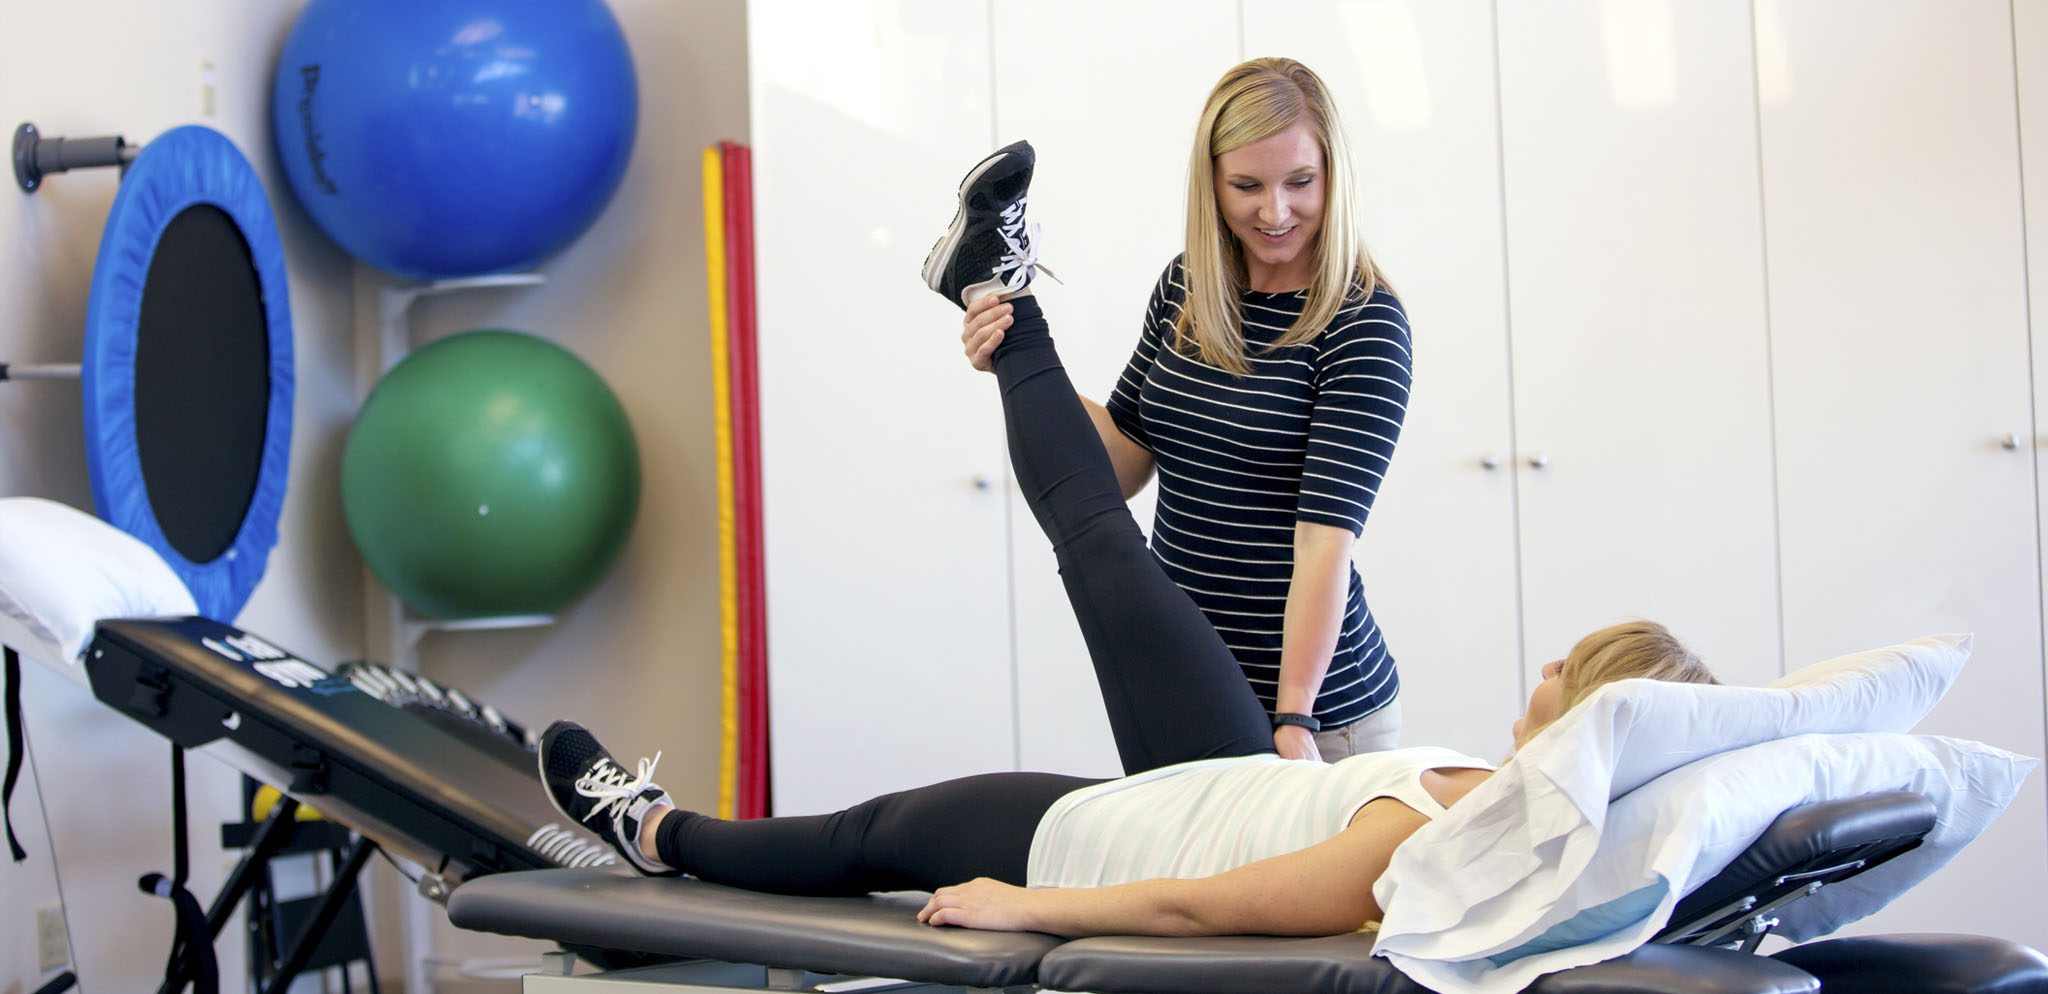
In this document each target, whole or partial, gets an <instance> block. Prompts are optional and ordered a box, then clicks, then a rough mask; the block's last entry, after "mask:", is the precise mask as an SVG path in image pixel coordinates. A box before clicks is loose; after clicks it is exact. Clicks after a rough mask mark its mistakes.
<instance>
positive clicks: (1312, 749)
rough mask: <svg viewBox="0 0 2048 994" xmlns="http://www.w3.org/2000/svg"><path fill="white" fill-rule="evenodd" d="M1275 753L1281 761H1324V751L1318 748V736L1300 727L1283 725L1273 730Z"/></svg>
mask: <svg viewBox="0 0 2048 994" xmlns="http://www.w3.org/2000/svg"><path fill="white" fill-rule="evenodd" d="M1273 751H1274V752H1277V753H1279V754H1280V758H1281V759H1313V760H1315V761H1316V762H1318V763H1320V762H1322V761H1323V751H1322V750H1321V749H1318V748H1316V735H1315V733H1314V732H1311V731H1309V730H1308V729H1306V728H1303V727H1301V726H1300V725H1281V726H1280V727H1279V728H1275V729H1273Z"/></svg>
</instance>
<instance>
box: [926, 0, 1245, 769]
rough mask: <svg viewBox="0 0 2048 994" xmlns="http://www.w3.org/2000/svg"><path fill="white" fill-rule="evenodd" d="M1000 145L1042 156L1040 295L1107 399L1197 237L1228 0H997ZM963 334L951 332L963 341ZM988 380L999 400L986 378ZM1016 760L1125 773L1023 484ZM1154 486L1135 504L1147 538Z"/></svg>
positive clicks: (1013, 505)
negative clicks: (1190, 235)
mask: <svg viewBox="0 0 2048 994" xmlns="http://www.w3.org/2000/svg"><path fill="white" fill-rule="evenodd" d="M994 37H995V39H996V41H995V45H994V46H993V48H992V49H991V52H992V54H993V56H994V60H995V61H994V66H993V69H992V72H993V75H994V85H995V108H996V128H995V131H994V133H993V134H992V135H991V137H990V141H991V142H992V143H994V144H1002V143H1007V142H1011V141H1015V140H1016V139H1019V138H1025V139H1029V140H1030V141H1031V144H1032V146H1033V147H1034V148H1036V149H1037V150H1038V170H1037V172H1036V173H1035V174H1033V176H1032V181H1031V205H1030V213H1031V218H1032V220H1034V221H1036V222H1038V223H1039V224H1041V225H1043V234H1042V239H1041V246H1042V248H1041V251H1040V255H1039V258H1040V260H1041V261H1043V262H1045V263H1046V264H1048V265H1050V266H1051V267H1052V268H1053V270H1054V271H1055V272H1057V273H1059V275H1060V277H1061V278H1062V279H1064V280H1065V282H1064V283H1058V282H1055V281H1053V280H1050V279H1046V278H1043V277H1040V278H1039V279H1038V280H1037V281H1035V282H1034V283H1033V284H1032V286H1033V288H1034V290H1035V291H1036V293H1037V294H1038V297H1039V300H1040V302H1041V303H1042V304H1043V305H1044V307H1045V310H1046V316H1047V317H1048V318H1049V319H1050V321H1051V322H1052V329H1053V334H1054V335H1055V336H1056V337H1057V338H1058V340H1059V347H1060V356H1061V358H1062V359H1063V360H1064V361H1065V363H1066V366H1067V372H1068V374H1069V375H1070V376H1071V377H1072V378H1073V380H1074V386H1075V388H1076V389H1078V390H1079V391H1080V392H1081V393H1082V394H1083V395H1085V396H1088V397H1091V398H1093V399H1095V400H1096V401H1097V402H1101V401H1104V400H1106V399H1107V398H1108V396H1109V391H1110V388H1111V387H1112V386H1113V385H1114V384H1115V383H1116V379H1117V376H1118V375H1119V374H1120V373H1122V371H1123V367H1124V364H1125V363H1126V362H1127V361H1129V359H1130V357H1131V350H1132V349H1133V348H1135V347H1136V346H1137V344H1138V331H1139V327H1140V325H1141V323H1142V319H1143V317H1144V314H1145V304H1146V301H1147V299H1148V296H1149V295H1150V294H1151V292H1152V286H1153V284H1154V283H1156V282H1158V279H1159V274H1160V272H1161V271H1162V270H1163V269H1165V268H1166V264H1167V263H1168V262H1170V261H1171V260H1172V259H1173V257H1174V255H1175V254H1177V253H1178V252H1180V249H1181V245H1182V243H1183V240H1184V232H1185V231H1186V228H1187V220H1186V219H1187V214H1186V202H1187V201H1186V194H1187V169H1188V151H1189V149H1190V148H1191V147H1192V143H1193V140H1194V133H1195V123H1196V118H1197V117H1198V116H1200V114H1201V110H1202V100H1203V98H1204V97H1206V96H1207V95H1208V93H1209V88H1210V87H1211V86H1214V85H1215V83H1216V80H1217V79H1218V78H1219V77H1221V76H1222V75H1223V72H1224V70H1226V69H1229V68H1230V67H1231V66H1232V65H1234V64H1236V63H1237V62H1238V44H1237V5H1236V4H1235V3H1232V2H1229V0H1199V2H1183V0H1145V2H1134V3H1115V4H1103V3H1095V2H1091V0H1049V2H1040V3H1033V4H997V5H995V24H994ZM958 331H959V328H958V325H957V323H956V324H955V326H954V333H955V335H956V337H957V335H958ZM954 365H955V366H957V367H958V370H959V374H958V375H959V377H960V378H971V379H973V380H976V381H979V382H977V383H976V384H975V385H976V386H978V387H980V388H981V389H982V390H984V391H986V392H987V394H988V397H989V400H990V402H991V403H993V400H994V397H995V384H994V380H993V378H992V377H988V376H984V375H981V374H971V375H970V374H968V373H966V372H965V371H966V369H967V363H966V361H965V360H964V359H960V358H959V356H958V351H957V349H956V350H955V363H954ZM1009 493H1010V533H1011V539H1010V541H1011V546H1010V548H1011V555H1012V571H1013V576H1014V581H1013V583H1014V585H1013V588H1012V590H1013V596H1014V597H1015V598H1016V658H1017V689H1016V694H1017V714H1018V726H1017V728H1018V756H1019V761H1020V763H1021V766H1022V768H1024V769H1027V770H1046V771H1053V772H1061V773H1074V774H1080V775H1088V776H1116V775H1119V774H1120V773H1121V768H1120V767H1119V765H1118V763H1117V756H1116V744H1115V742H1114V740H1113V739H1112V738H1111V737H1110V733H1109V722H1108V719H1107V718H1106V717H1104V714H1103V710H1102V696H1101V692H1100V691H1098V690H1097V689H1096V685H1095V671H1094V669H1093V667H1092V666H1091V665H1090V664H1089V662H1088V649H1087V646H1085V645H1083V644H1082V641H1081V632H1080V628H1079V627H1078V626H1077V625H1076V624H1075V622H1074V615H1073V611H1072V609H1071V608H1070V607H1069V606H1068V603H1067V597H1066V593H1065V591H1064V590H1063V589H1062V587H1061V585H1060V578H1059V572H1058V568H1057V566H1056V565H1055V563H1054V561H1053V554H1052V547H1051V545H1050V544H1048V543H1047V541H1046V539H1045V536H1044V534H1043V533H1041V532H1040V531H1039V530H1038V525H1037V522H1036V521H1034V520H1033V518H1032V516H1031V512H1030V510H1029V509H1027V508H1026V507H1025V506H1024V499H1023V497H1022V495H1021V494H1018V493H1017V492H1016V491H1015V489H1014V487H1013V488H1011V489H1010V490H1009ZM1153 502H1154V497H1153V491H1152V489H1151V488H1147V489H1146V490H1145V492H1143V493H1141V494H1139V495H1138V497H1137V498H1136V499H1135V500H1133V501H1132V502H1131V503H1132V510H1133V512H1134V513H1136V514H1137V516H1138V519H1139V523H1140V524H1141V525H1143V526H1145V528H1146V531H1147V533H1148V534H1149V533H1150V530H1151V520H1152V506H1153Z"/></svg>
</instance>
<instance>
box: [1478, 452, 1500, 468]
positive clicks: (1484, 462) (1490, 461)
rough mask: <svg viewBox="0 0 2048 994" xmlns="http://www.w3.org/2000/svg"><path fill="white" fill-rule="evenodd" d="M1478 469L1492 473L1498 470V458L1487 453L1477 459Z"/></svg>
mask: <svg viewBox="0 0 2048 994" xmlns="http://www.w3.org/2000/svg"><path fill="white" fill-rule="evenodd" d="M1479 468H1480V469H1483V470H1486V471H1488V472H1492V471H1493V470H1496V469H1499V468H1500V457H1499V456H1497V455H1494V454H1493V453H1491V452H1489V453H1487V454H1485V455H1483V456H1480V457H1479Z"/></svg>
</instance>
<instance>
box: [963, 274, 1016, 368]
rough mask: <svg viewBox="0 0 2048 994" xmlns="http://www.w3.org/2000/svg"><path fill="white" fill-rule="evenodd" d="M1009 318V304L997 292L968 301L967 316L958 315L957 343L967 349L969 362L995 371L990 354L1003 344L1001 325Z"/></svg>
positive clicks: (964, 349)
mask: <svg viewBox="0 0 2048 994" xmlns="http://www.w3.org/2000/svg"><path fill="white" fill-rule="evenodd" d="M1010 321H1011V317H1010V305H1009V304H1008V303H1005V302H1004V301H1003V298H1002V295H1000V294H994V293H991V294H985V295H983V296H980V297H977V298H975V300H974V303H971V304H968V305H967V316H966V317H964V318H961V319H960V345H961V351H963V352H966V353H967V364H968V365H970V366H973V367H974V368H976V369H978V370H981V371H982V372H984V373H993V372H995V366H994V365H993V364H992V363H991V362H990V361H989V357H990V356H992V355H994V354H995V351H996V346H998V345H1001V344H1003V329H1005V328H1008V327H1009V326H1010Z"/></svg>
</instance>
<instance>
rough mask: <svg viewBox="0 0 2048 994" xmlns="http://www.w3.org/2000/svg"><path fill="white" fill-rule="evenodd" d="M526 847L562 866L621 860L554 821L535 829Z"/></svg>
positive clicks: (606, 863) (608, 862)
mask: <svg viewBox="0 0 2048 994" xmlns="http://www.w3.org/2000/svg"><path fill="white" fill-rule="evenodd" d="M526 848H528V849H531V850H533V851H534V852H537V853H540V854H541V855H542V856H544V857H546V858H548V859H551V860H553V861H555V862H556V863H558V864H560V865H562V866H571V867H588V866H611V865H612V864H614V863H617V862H618V861H619V860H618V857H616V856H614V855H612V854H611V852H610V851H608V850H606V849H603V848H601V847H599V846H597V845H594V844H592V843H589V842H586V841H584V840H583V839H581V838H579V837H578V836H577V835H576V834H575V833H573V832H571V831H569V830H568V829H566V828H563V827H562V826H560V825H557V824H555V823H554V822H548V823H547V824H545V825H542V826H541V827H539V828H536V829H534V830H533V834H532V835H530V836H527V838H526Z"/></svg>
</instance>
